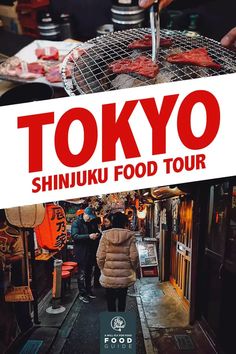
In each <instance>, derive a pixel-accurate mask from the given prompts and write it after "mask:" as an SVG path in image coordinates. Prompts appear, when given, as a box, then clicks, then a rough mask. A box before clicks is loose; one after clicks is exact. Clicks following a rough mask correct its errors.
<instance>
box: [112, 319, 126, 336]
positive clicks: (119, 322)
mask: <svg viewBox="0 0 236 354" xmlns="http://www.w3.org/2000/svg"><path fill="white" fill-rule="evenodd" d="M125 327H126V321H125V319H124V317H121V316H116V317H113V318H112V320H111V328H112V329H114V331H118V332H121V330H122V329H124V328H125Z"/></svg>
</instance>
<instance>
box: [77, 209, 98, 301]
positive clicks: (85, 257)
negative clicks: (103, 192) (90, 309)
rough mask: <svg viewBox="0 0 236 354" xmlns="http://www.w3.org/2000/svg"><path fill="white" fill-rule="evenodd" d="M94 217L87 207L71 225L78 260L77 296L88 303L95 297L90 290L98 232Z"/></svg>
mask: <svg viewBox="0 0 236 354" xmlns="http://www.w3.org/2000/svg"><path fill="white" fill-rule="evenodd" d="M95 219H96V215H95V214H94V212H93V210H92V208H90V207H87V208H86V209H85V210H84V213H83V214H82V215H79V216H78V217H77V219H76V220H75V221H74V222H73V223H72V225H71V237H72V239H73V241H74V252H75V256H76V261H77V262H78V288H79V298H80V300H82V301H83V302H84V303H89V301H90V299H93V298H95V297H96V296H95V295H94V294H93V292H92V275H93V267H94V266H95V264H96V251H97V247H98V242H99V237H100V232H99V230H98V224H97V222H95Z"/></svg>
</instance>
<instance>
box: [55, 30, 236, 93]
mask: <svg viewBox="0 0 236 354" xmlns="http://www.w3.org/2000/svg"><path fill="white" fill-rule="evenodd" d="M145 34H150V29H148V28H137V29H131V30H126V31H119V32H114V33H112V34H108V35H104V36H100V37H96V38H94V39H92V40H89V41H88V42H85V43H83V44H82V45H81V46H79V48H80V49H82V50H83V49H84V50H85V52H84V54H83V55H79V56H78V55H77V59H75V58H76V53H77V51H78V47H77V48H75V49H73V50H72V51H71V52H70V53H69V54H68V55H67V57H66V58H65V60H64V62H63V66H62V78H63V83H64V87H65V90H66V91H67V93H68V95H70V96H75V95H79V94H88V93H94V92H102V91H110V90H115V89H117V88H120V87H118V86H116V84H114V79H115V78H116V76H117V74H113V73H112V72H111V71H110V70H109V69H108V65H109V64H110V63H112V62H113V61H114V60H118V59H124V58H135V57H136V56H138V55H140V53H142V54H144V55H146V56H148V57H150V58H151V56H152V53H151V49H150V50H131V49H128V44H129V43H131V42H132V41H134V40H135V39H141V38H143V36H144V35H145ZM161 38H172V39H173V44H172V46H171V47H169V48H161V49H160V52H159V56H158V64H159V66H160V72H159V74H158V75H157V78H156V79H149V78H145V77H143V76H139V75H136V74H129V76H127V77H126V79H125V80H126V87H132V85H133V81H134V78H136V79H138V86H140V85H149V84H155V83H161V82H173V81H180V80H187V79H195V78H200V77H207V76H214V75H222V74H230V73H234V72H236V53H235V52H233V51H231V50H229V49H226V48H223V47H222V46H221V45H220V43H218V42H216V41H214V40H212V39H209V38H205V37H203V36H194V37H190V36H188V35H186V34H185V33H184V32H180V31H170V30H161ZM197 47H206V48H207V50H208V53H209V55H210V56H211V57H212V59H213V60H214V61H215V62H217V63H219V64H221V65H222V68H221V69H220V70H215V69H211V68H204V67H198V66H194V65H180V64H171V63H168V62H167V61H166V60H165V59H166V57H167V56H168V55H169V54H172V53H178V52H181V51H186V50H190V49H193V48H197ZM68 69H69V70H70V73H71V76H70V77H68ZM129 80H130V86H129V82H127V81H129Z"/></svg>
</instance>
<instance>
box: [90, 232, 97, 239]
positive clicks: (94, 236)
mask: <svg viewBox="0 0 236 354" xmlns="http://www.w3.org/2000/svg"><path fill="white" fill-rule="evenodd" d="M98 236H99V234H95V233H93V234H90V235H89V238H90V239H91V240H96V239H97V238H98Z"/></svg>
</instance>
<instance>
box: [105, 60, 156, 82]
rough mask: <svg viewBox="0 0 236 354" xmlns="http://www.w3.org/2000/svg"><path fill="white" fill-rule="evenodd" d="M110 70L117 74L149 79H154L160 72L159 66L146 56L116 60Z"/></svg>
mask: <svg viewBox="0 0 236 354" xmlns="http://www.w3.org/2000/svg"><path fill="white" fill-rule="evenodd" d="M109 69H111V70H112V72H113V73H115V74H129V73H136V74H139V75H143V76H145V77H148V78H154V77H155V76H156V75H157V74H158V72H159V67H158V65H157V64H155V63H153V61H152V60H151V59H149V58H147V57H145V56H139V57H137V58H135V59H120V60H116V61H114V62H113V63H111V64H110V65H109Z"/></svg>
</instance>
